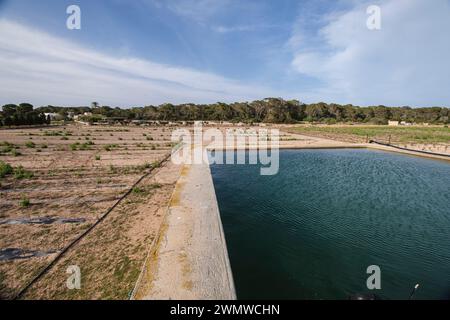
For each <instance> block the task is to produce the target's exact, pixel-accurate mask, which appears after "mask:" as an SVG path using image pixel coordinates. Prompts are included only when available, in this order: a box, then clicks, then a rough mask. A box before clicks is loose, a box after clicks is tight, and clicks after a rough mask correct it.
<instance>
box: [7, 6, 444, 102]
mask: <svg viewBox="0 0 450 320" xmlns="http://www.w3.org/2000/svg"><path fill="white" fill-rule="evenodd" d="M70 5H78V6H79V7H80V10H81V29H80V30H69V29H68V28H67V27H66V20H67V19H68V17H69V14H67V13H66V9H67V7H68V6H70ZM370 5H377V6H379V8H380V10H381V11H380V12H381V15H380V17H381V20H380V21H381V22H380V27H381V28H380V29H379V30H370V29H369V28H368V27H367V24H366V22H367V19H368V18H370V14H368V13H367V8H368V7H369V6H370ZM449 18H450V0H433V1H429V0H370V1H368V0H367V1H366V0H361V1H355V0H277V1H273V0H245V1H244V0H95V1H92V0H78V1H75V0H40V1H33V0H0V104H1V105H3V104H7V103H21V102H30V103H32V104H34V105H35V106H40V105H61V106H80V105H90V103H91V102H92V101H98V102H99V103H100V104H102V105H109V106H113V107H115V106H119V107H132V106H144V105H159V104H162V103H166V102H170V103H214V102H218V101H221V102H234V101H252V100H256V99H264V98H266V97H282V98H284V99H296V100H299V101H301V102H305V103H312V102H320V101H323V102H328V103H331V102H335V103H341V104H354V105H361V106H368V105H387V106H405V105H409V106H413V107H428V106H446V107H448V106H450V90H449V88H450V58H449V57H450V19H449Z"/></svg>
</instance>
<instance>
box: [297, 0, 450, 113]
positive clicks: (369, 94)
mask: <svg viewBox="0 0 450 320" xmlns="http://www.w3.org/2000/svg"><path fill="white" fill-rule="evenodd" d="M369 4H371V3H367V4H366V5H357V6H356V7H354V8H353V9H352V10H350V11H348V12H345V13H338V14H335V15H334V16H330V17H326V18H325V19H327V20H326V21H327V23H326V26H325V27H323V28H321V29H320V30H319V32H318V34H317V35H316V39H315V40H314V44H313V45H312V44H311V43H310V42H308V41H305V36H304V34H302V32H301V30H297V31H295V30H294V33H293V36H292V38H291V41H290V43H289V44H290V45H291V46H292V44H295V46H292V47H295V50H296V51H295V57H294V59H293V61H292V66H293V67H294V69H295V70H296V71H297V72H299V73H301V74H304V75H307V76H311V77H314V78H317V79H319V80H320V81H321V82H322V84H323V85H322V86H320V87H319V88H317V90H315V91H311V92H309V93H308V96H307V99H308V100H315V101H317V100H324V101H337V102H341V103H354V104H362V105H368V104H386V105H407V104H409V105H413V106H430V105H447V106H448V105H450V90H448V88H449V87H450V59H449V57H450V37H449V33H450V20H449V17H450V2H449V1H447V0H434V1H425V0H383V1H380V6H381V9H382V12H381V13H382V29H381V30H379V31H370V30H368V29H367V27H366V20H367V18H368V15H367V14H366V8H367V6H368V5H369ZM317 38H319V39H320V45H317Z"/></svg>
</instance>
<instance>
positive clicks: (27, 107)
mask: <svg viewBox="0 0 450 320" xmlns="http://www.w3.org/2000/svg"><path fill="white" fill-rule="evenodd" d="M49 123H50V119H48V118H47V117H46V116H45V114H44V112H43V111H40V110H34V107H33V105H31V104H29V103H21V104H19V105H15V104H6V105H4V106H3V107H2V111H1V112H0V126H22V125H39V124H49Z"/></svg>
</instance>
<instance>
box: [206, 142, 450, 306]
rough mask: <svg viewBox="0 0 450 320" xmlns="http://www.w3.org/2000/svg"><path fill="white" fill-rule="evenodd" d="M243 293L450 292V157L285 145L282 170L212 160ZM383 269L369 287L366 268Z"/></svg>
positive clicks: (442, 295)
mask: <svg viewBox="0 0 450 320" xmlns="http://www.w3.org/2000/svg"><path fill="white" fill-rule="evenodd" d="M211 171H212V174H213V180H214V185H215V190H216V194H217V198H218V202H219V208H220V212H221V217H222V222H223V226H224V231H225V236H226V240H227V245H228V251H229V256H230V262H231V267H232V270H233V276H234V280H235V285H236V290H237V295H238V298H240V299H256V298H261V299H265V298H274V299H283V298H286V299H347V298H348V297H349V295H351V294H355V293H374V294H376V295H377V296H379V297H381V298H383V299H407V298H408V297H409V294H410V292H411V290H412V288H413V287H414V285H415V284H416V283H419V284H420V288H419V290H418V291H417V293H416V295H415V298H416V299H449V298H450V206H449V205H450V187H449V186H450V164H449V163H447V162H441V161H435V160H429V159H425V158H418V157H411V156H404V155H398V154H394V153H385V152H378V151H369V150H352V149H348V150H285V151H281V152H280V171H279V173H278V174H277V175H275V176H261V175H259V167H258V166H256V165H212V166H211ZM369 265H378V266H380V268H381V286H382V289H381V290H375V291H369V290H368V289H367V286H366V280H367V277H368V276H369V275H368V274H366V269H367V267H368V266H369Z"/></svg>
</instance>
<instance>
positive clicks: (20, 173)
mask: <svg viewBox="0 0 450 320" xmlns="http://www.w3.org/2000/svg"><path fill="white" fill-rule="evenodd" d="M33 177H34V174H33V172H31V171H27V170H25V169H24V167H22V166H19V167H17V168H16V169H14V178H16V179H17V180H22V179H31V178H33Z"/></svg>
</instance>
